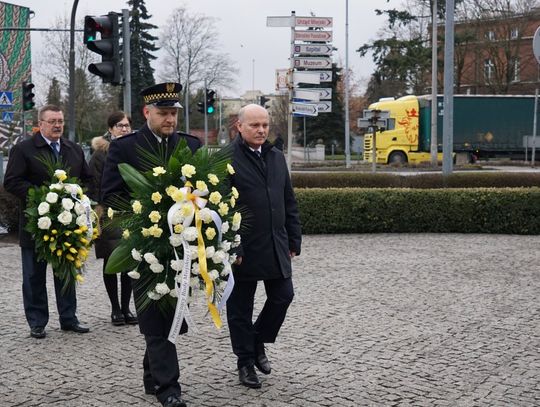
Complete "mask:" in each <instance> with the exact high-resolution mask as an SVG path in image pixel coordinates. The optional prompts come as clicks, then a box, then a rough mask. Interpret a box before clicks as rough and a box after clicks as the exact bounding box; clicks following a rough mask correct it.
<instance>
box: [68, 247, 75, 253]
mask: <svg viewBox="0 0 540 407" xmlns="http://www.w3.org/2000/svg"><path fill="white" fill-rule="evenodd" d="M69 251H70V252H71V253H73V254H75V253H77V249H75V248H74V247H70V248H69Z"/></svg>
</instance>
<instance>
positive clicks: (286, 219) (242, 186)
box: [227, 104, 302, 388]
mask: <svg viewBox="0 0 540 407" xmlns="http://www.w3.org/2000/svg"><path fill="white" fill-rule="evenodd" d="M237 127H238V131H239V133H240V134H239V135H238V136H237V137H236V139H235V140H234V141H233V143H232V146H233V168H234V170H235V173H234V174H233V175H232V177H231V178H232V185H233V186H234V187H236V188H237V189H238V192H239V198H238V205H239V207H240V208H244V210H245V216H244V223H245V225H244V224H243V226H242V229H241V232H240V235H241V238H242V244H241V246H240V248H239V251H238V253H237V255H238V258H237V263H236V264H235V265H234V266H233V272H234V279H235V285H234V289H233V292H232V294H231V296H230V297H229V299H228V301H227V320H228V324H229V331H230V334H231V343H232V348H233V352H234V354H235V355H236V356H237V358H238V360H237V365H238V375H239V379H240V382H241V383H242V384H243V385H245V386H247V387H252V388H259V387H261V382H260V380H259V378H258V376H257V373H256V372H255V369H254V367H255V366H256V367H257V368H258V370H259V371H261V372H262V373H264V374H269V373H270V371H271V367H270V362H269V361H268V358H267V357H266V353H265V348H264V344H265V343H273V342H275V340H276V337H277V334H278V332H279V330H280V328H281V325H282V324H283V321H284V320H285V315H286V313H287V309H288V307H289V304H290V303H291V301H292V299H293V296H294V291H293V284H292V278H291V274H292V267H291V259H292V258H293V257H294V256H296V255H298V254H300V245H301V241H302V236H301V227H300V219H299V215H298V208H297V204H296V198H295V196H294V192H293V189H292V186H291V180H290V177H289V172H288V170H287V165H286V162H285V157H284V155H283V153H282V152H281V151H280V150H278V149H277V148H275V147H274V146H273V145H272V144H270V143H269V142H268V141H267V138H268V130H269V118H268V112H267V111H266V109H264V108H263V107H261V106H259V105H255V104H252V105H247V106H245V107H243V108H242V109H240V112H239V114H238V123H237ZM260 280H262V281H263V282H264V287H265V290H266V296H267V298H266V302H265V304H264V307H263V309H262V311H261V312H260V314H259V316H258V317H257V320H256V322H255V323H253V304H254V298H255V291H256V289H257V282H258V281H260Z"/></svg>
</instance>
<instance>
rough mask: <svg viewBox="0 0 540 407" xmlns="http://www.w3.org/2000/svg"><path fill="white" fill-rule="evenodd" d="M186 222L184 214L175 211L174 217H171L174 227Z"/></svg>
mask: <svg viewBox="0 0 540 407" xmlns="http://www.w3.org/2000/svg"><path fill="white" fill-rule="evenodd" d="M183 222H184V217H183V216H182V212H180V211H175V212H174V213H173V215H172V216H171V223H172V224H173V225H178V224H179V223H183Z"/></svg>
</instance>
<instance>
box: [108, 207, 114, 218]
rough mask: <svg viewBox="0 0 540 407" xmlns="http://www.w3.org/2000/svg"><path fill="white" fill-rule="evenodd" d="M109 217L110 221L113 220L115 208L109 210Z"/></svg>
mask: <svg viewBox="0 0 540 407" xmlns="http://www.w3.org/2000/svg"><path fill="white" fill-rule="evenodd" d="M107 216H108V217H109V219H112V218H113V216H114V209H113V208H109V209H107Z"/></svg>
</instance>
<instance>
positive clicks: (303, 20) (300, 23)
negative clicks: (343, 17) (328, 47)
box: [294, 16, 333, 28]
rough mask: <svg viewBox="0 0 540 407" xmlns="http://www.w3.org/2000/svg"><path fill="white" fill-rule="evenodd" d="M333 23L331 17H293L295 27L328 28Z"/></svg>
mask: <svg viewBox="0 0 540 407" xmlns="http://www.w3.org/2000/svg"><path fill="white" fill-rule="evenodd" d="M332 24H333V18H332V17H314V16H311V17H295V19H294V25H295V26H296V27H314V28H330V27H332Z"/></svg>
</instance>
